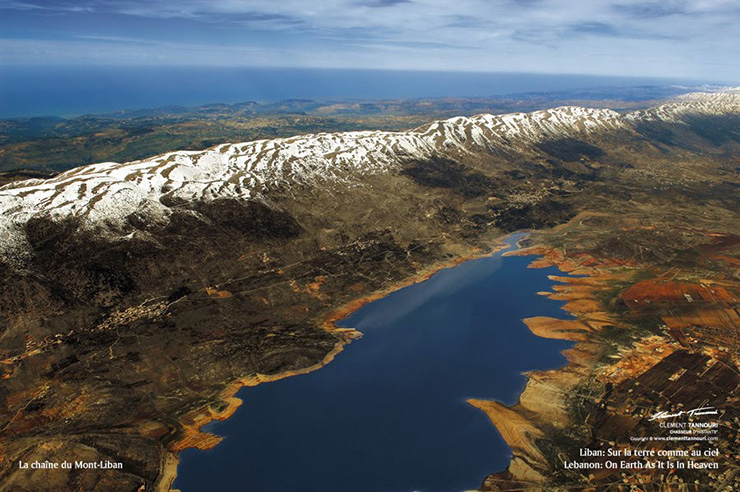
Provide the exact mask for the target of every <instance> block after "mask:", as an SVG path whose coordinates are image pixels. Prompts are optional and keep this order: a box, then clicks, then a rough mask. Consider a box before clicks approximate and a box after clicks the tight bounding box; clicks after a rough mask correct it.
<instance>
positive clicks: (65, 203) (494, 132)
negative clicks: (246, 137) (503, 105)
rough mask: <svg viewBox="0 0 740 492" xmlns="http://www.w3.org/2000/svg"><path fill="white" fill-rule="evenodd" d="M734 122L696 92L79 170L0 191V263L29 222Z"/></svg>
mask: <svg viewBox="0 0 740 492" xmlns="http://www.w3.org/2000/svg"><path fill="white" fill-rule="evenodd" d="M728 113H740V92H737V91H734V90H731V91H726V92H722V93H695V94H688V95H686V96H683V97H681V98H679V99H677V100H675V101H673V102H670V103H667V104H664V105H661V106H658V107H655V108H651V109H647V110H641V111H636V112H632V113H629V114H626V115H622V114H620V113H617V112H616V111H612V110H608V109H591V108H583V107H574V106H567V107H559V108H554V109H549V110H544V111H535V112H532V113H513V114H504V115H490V114H483V115H478V116H474V117H469V118H468V117H457V118H451V119H448V120H443V121H437V122H434V123H431V124H429V125H425V126H422V127H419V128H416V129H414V130H410V131H406V132H380V131H365V132H345V133H334V134H326V133H320V134H315V135H303V136H297V137H291V138H280V139H274V140H259V141H254V142H246V143H236V144H223V145H219V146H216V147H213V148H211V149H208V150H204V151H177V152H170V153H167V154H163V155H159V156H155V157H152V158H149V159H144V160H139V161H133V162H127V163H114V162H104V163H99V164H91V165H88V166H83V167H79V168H76V169H73V170H70V171H67V172H65V173H62V174H59V175H57V176H55V177H53V178H51V179H47V180H28V181H22V182H16V183H12V184H10V185H7V186H5V187H3V188H0V234H2V235H3V236H4V238H5V239H4V240H3V242H2V244H1V245H0V255H2V256H3V257H5V258H9V257H13V256H17V255H18V254H19V253H20V252H22V251H23V250H25V249H26V245H25V242H26V240H25V235H24V232H23V225H24V223H25V222H27V221H28V220H29V219H30V218H31V217H34V216H45V217H50V218H52V219H61V218H67V217H78V218H80V219H81V221H82V224H83V225H84V226H85V227H91V228H96V229H99V230H100V232H101V233H102V234H113V235H121V234H125V233H127V231H126V230H125V227H124V225H125V223H126V218H127V217H128V216H129V215H131V214H132V213H134V212H137V213H138V214H140V215H143V216H145V217H147V218H148V219H149V220H151V221H153V222H157V221H165V222H166V220H167V217H168V216H169V214H170V207H169V206H168V205H167V203H169V204H172V203H175V202H177V203H183V202H189V201H209V200H214V199H217V198H239V199H245V200H250V199H261V198H262V197H265V196H268V197H269V194H270V192H271V190H274V189H276V188H281V187H285V186H302V185H307V186H333V185H335V184H337V183H345V184H348V185H352V184H358V183H360V182H361V181H362V178H363V176H366V175H368V174H377V173H386V172H392V171H394V170H395V169H397V168H399V167H400V166H401V165H402V164H403V163H404V162H406V161H408V160H409V159H424V158H429V157H432V156H435V155H436V156H449V157H453V158H454V157H455V156H459V155H461V154H471V153H472V154H476V153H484V152H490V151H496V150H501V151H505V152H517V151H518V150H521V149H524V148H527V147H530V148H531V146H532V145H533V144H536V143H538V142H542V141H545V140H551V139H562V138H586V139H588V137H589V136H593V135H596V134H601V133H608V132H613V131H616V130H623V131H634V128H635V125H636V124H638V123H640V122H648V121H649V122H655V121H658V122H660V121H663V122H670V123H677V122H678V123H680V122H681V120H682V118H685V117H687V116H688V115H711V114H728Z"/></svg>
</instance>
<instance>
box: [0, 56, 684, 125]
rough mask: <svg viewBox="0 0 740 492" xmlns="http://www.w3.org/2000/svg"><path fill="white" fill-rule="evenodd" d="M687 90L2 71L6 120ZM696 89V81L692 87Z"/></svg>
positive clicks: (451, 75)
mask: <svg viewBox="0 0 740 492" xmlns="http://www.w3.org/2000/svg"><path fill="white" fill-rule="evenodd" d="M681 83H687V82H686V81H680V80H667V79H646V78H628V77H600V76H583V75H545V74H516V73H465V72H420V71H388V70H385V71H384V70H333V69H292V68H291V69H288V68H284V69H280V68H201V67H197V68H193V67H187V68H186V67H180V68H171V67H149V66H147V67H21V66H17V67H13V66H4V67H2V68H0V118H10V117H27V116H65V117H69V116H79V115H83V114H93V113H110V112H115V111H120V110H132V109H142V108H154V107H162V106H172V105H178V106H194V105H202V104H208V103H227V104H228V103H237V102H245V101H256V102H274V101H280V100H284V99H330V98H331V99H386V98H391V99H392V98H425V97H493V96H500V95H505V94H512V93H523V92H552V91H571V90H574V89H581V88H597V87H629V86H640V85H663V86H664V85H669V84H681ZM692 83H693V84H696V82H695V81H694V82H692Z"/></svg>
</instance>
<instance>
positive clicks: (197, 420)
mask: <svg viewBox="0 0 740 492" xmlns="http://www.w3.org/2000/svg"><path fill="white" fill-rule="evenodd" d="M504 247H505V245H504V244H499V245H497V246H496V247H495V248H493V250H490V251H487V252H483V251H482V250H479V249H477V248H474V249H472V250H471V251H470V253H469V254H466V255H463V256H460V257H457V258H455V259H453V260H450V261H442V262H437V263H435V264H433V265H431V266H430V267H427V268H424V269H421V270H419V271H418V272H417V273H416V274H415V275H412V276H411V277H409V278H407V279H405V280H403V281H401V282H397V283H394V284H392V285H390V286H389V287H387V288H385V289H382V290H379V291H375V292H373V293H371V294H368V295H366V296H363V297H360V298H357V299H355V300H353V301H350V302H348V303H346V304H344V305H342V306H341V307H339V308H338V309H335V310H333V311H332V312H330V313H329V314H328V315H327V316H325V317H324V318H323V319H322V320H321V321H320V322H319V326H320V327H321V328H322V329H324V330H327V331H329V332H330V333H332V334H333V335H334V336H335V337H336V338H337V343H336V344H335V346H334V348H333V349H332V351H331V352H329V353H328V354H327V355H326V356H325V357H324V359H322V360H321V362H319V363H318V364H315V365H313V366H310V367H306V368H303V369H300V370H295V371H287V372H282V373H279V374H274V375H265V374H257V375H253V376H250V377H247V378H243V379H239V380H236V381H232V382H231V383H229V384H228V385H227V386H226V387H225V388H224V389H223V391H222V392H221V393H220V395H219V396H218V398H217V399H216V401H217V402H221V403H222V404H221V405H219V409H218V410H217V409H215V408H214V405H210V406H208V407H205V408H199V409H197V410H194V411H193V412H190V413H188V414H186V415H185V416H184V417H183V418H182V419H181V421H180V422H181V425H182V432H181V437H180V438H179V439H178V440H177V441H175V442H174V443H173V444H172V445H171V446H170V448H169V453H168V454H167V456H166V458H165V460H164V463H163V472H162V474H161V476H160V480H159V481H158V483H157V485H156V488H157V490H160V491H169V490H172V484H173V483H174V481H175V478H176V477H177V466H178V464H179V461H178V454H179V453H180V452H181V451H183V450H185V449H188V448H196V449H200V450H207V449H211V448H213V447H214V446H216V445H217V444H218V443H219V442H220V441H221V439H222V438H221V437H219V436H216V435H214V434H210V433H208V432H203V431H201V429H202V427H203V426H204V425H206V424H208V423H209V422H212V421H214V420H217V421H223V420H226V419H228V418H229V417H231V416H232V415H233V414H234V412H235V411H236V410H237V409H238V408H239V406H240V405H241V404H242V400H241V399H239V398H237V397H236V394H237V393H238V392H239V390H240V389H242V388H244V387H248V386H256V385H258V384H261V383H268V382H273V381H278V380H280V379H283V378H288V377H291V376H297V375H300V374H307V373H309V372H313V371H315V370H318V369H320V368H322V367H324V366H325V365H327V364H329V363H330V362H331V361H332V360H334V357H336V355H337V354H339V353H340V352H342V350H344V347H345V346H346V345H347V344H349V343H351V342H352V341H353V340H355V339H357V338H360V337H361V336H362V333H360V332H359V331H357V330H353V329H351V328H340V327H338V326H336V323H337V322H339V321H341V320H343V319H345V318H347V317H348V316H349V315H351V314H352V313H353V312H355V311H357V310H358V309H360V308H361V307H362V306H364V305H365V304H368V303H370V302H372V301H375V300H377V299H380V298H382V297H385V296H387V295H388V294H390V293H392V292H395V291H397V290H400V289H402V288H404V287H408V286H410V285H413V284H415V283H419V282H423V281H425V280H427V279H428V278H429V277H431V276H432V275H434V274H435V273H437V272H438V271H440V270H443V269H446V268H452V267H455V266H457V265H459V264H460V263H463V262H465V261H468V260H472V259H477V258H483V257H486V256H490V255H493V254H495V253H496V252H498V251H500V250H501V249H503V248H504Z"/></svg>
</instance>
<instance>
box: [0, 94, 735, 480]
mask: <svg viewBox="0 0 740 492" xmlns="http://www.w3.org/2000/svg"><path fill="white" fill-rule="evenodd" d="M428 121H429V119H427V120H425V122H424V123H422V122H420V121H417V120H415V119H413V118H412V119H409V120H404V121H403V122H402V123H399V124H398V125H397V126H396V123H394V124H393V125H390V124H389V125H388V128H385V129H383V130H367V129H363V130H362V131H358V132H346V131H343V132H340V133H318V134H307V135H298V136H294V134H293V135H291V136H285V137H284V138H272V136H270V138H269V139H263V140H256V141H245V142H243V143H233V144H232V143H225V142H218V143H217V144H216V145H214V146H211V147H210V148H208V149H205V150H187V151H184V150H177V151H174V150H172V151H170V150H168V151H167V153H165V154H162V155H157V156H155V157H148V156H138V157H135V158H140V159H141V160H137V161H131V162H123V163H115V162H105V163H99V164H91V165H88V166H83V167H76V168H73V169H69V170H65V171H64V172H61V173H59V174H56V171H54V172H53V173H50V175H49V177H44V176H23V178H28V177H31V178H32V179H23V180H15V178H14V179H13V180H12V182H10V183H8V184H6V185H5V186H3V187H2V188H0V232H1V233H2V234H3V237H4V238H6V239H5V240H3V242H2V246H1V247H0V313H2V317H3V327H4V328H3V331H2V333H1V334H0V378H1V379H0V443H2V453H1V454H0V480H1V481H2V483H3V484H4V487H5V488H6V489H7V490H35V489H38V488H39V487H40V486H41V484H43V485H44V486H47V487H48V486H53V487H55V488H57V489H59V490H64V489H76V488H82V489H89V488H91V487H92V486H93V485H95V484H97V485H98V486H101V487H104V488H106V490H136V489H137V488H139V487H141V486H142V485H144V486H145V487H146V489H152V488H155V489H157V488H158V489H160V490H167V489H168V488H169V486H170V485H171V483H172V482H173V480H174V476H173V470H174V468H175V464H176V462H177V454H178V452H180V451H182V450H183V449H187V448H190V447H197V448H203V449H205V448H209V447H212V446H213V445H216V444H217V442H218V438H217V437H215V436H213V435H211V434H208V433H207V432H201V431H200V427H201V426H202V425H203V424H205V423H206V422H208V421H210V420H212V419H224V418H226V417H228V416H229V415H231V414H232V413H233V411H234V410H235V408H236V406H237V405H238V403H239V402H238V401H237V400H236V399H235V397H234V395H235V393H236V391H237V390H238V389H239V388H240V387H242V386H244V385H250V384H256V383H257V382H264V381H271V380H275V379H279V378H282V377H285V376H289V375H291V374H296V373H302V372H306V371H308V370H313V369H317V368H319V367H320V366H321V365H323V364H325V363H328V362H329V361H330V360H331V359H332V357H333V356H334V355H335V354H336V353H337V352H338V351H339V350H341V348H342V346H343V345H344V344H345V343H346V342H347V341H349V340H350V339H351V337H352V332H351V331H347V330H336V329H333V328H332V326H333V322H334V321H337V320H339V319H341V318H344V317H345V316H346V315H347V314H348V313H350V312H352V311H354V310H355V309H357V308H358V307H360V303H362V302H364V301H365V300H367V299H368V298H373V297H378V296H381V295H383V294H384V293H388V292H390V291H393V290H396V289H397V288H398V287H399V286H401V285H404V284H407V283H408V282H409V281H410V279H418V278H420V277H423V276H425V275H428V274H430V273H432V272H434V271H436V270H438V269H440V268H442V267H443V266H449V265H450V264H454V263H458V262H460V261H461V260H462V259H465V258H477V257H482V256H486V255H490V254H491V253H492V252H493V249H494V248H495V247H496V245H497V244H499V241H500V238H501V237H503V236H505V235H506V234H508V233H511V232H515V231H520V230H528V231H530V232H531V237H530V239H528V242H527V243H526V244H524V245H523V246H525V247H526V248H527V249H525V250H524V251H523V253H530V254H536V255H539V259H536V260H534V262H533V264H532V266H533V267H544V266H557V267H558V268H559V269H560V270H562V271H563V272H567V273H569V274H573V275H578V276H579V277H567V278H558V281H559V283H558V284H556V286H555V287H553V289H554V292H549V293H544V292H543V295H544V294H546V295H548V296H550V297H551V298H553V299H555V300H560V301H565V302H566V310H568V311H569V312H570V313H571V314H573V316H575V318H576V319H574V320H565V321H562V320H561V321H555V320H552V319H549V318H535V319H528V320H527V325H528V326H529V328H530V329H531V331H532V332H533V333H534V334H536V335H539V336H542V337H547V338H560V339H565V340H570V341H572V342H575V345H574V346H573V348H571V349H569V350H568V351H567V352H566V356H567V358H568V361H569V364H568V365H567V366H565V367H564V368H562V369H558V370H554V371H545V372H535V373H531V374H529V382H528V384H527V387H526V389H525V391H524V393H523V394H522V395H521V397H520V399H519V403H517V404H516V405H513V406H511V407H509V406H504V405H502V404H500V403H496V402H492V401H482V400H476V401H471V402H470V403H471V404H473V405H475V406H476V407H478V408H480V409H481V410H483V411H485V412H486V414H487V415H488V416H489V418H490V420H491V421H492V423H493V424H494V425H495V426H496V427H497V428H498V429H499V431H500V432H501V434H502V435H503V437H504V438H505V439H506V441H507V442H508V444H509V447H510V448H511V449H512V452H513V459H512V461H511V464H510V466H509V467H508V469H507V470H506V471H500V470H490V475H489V476H488V477H487V478H486V479H485V480H484V481H483V483H482V484H481V487H482V489H483V490H521V489H522V488H523V487H528V486H531V485H532V484H536V486H538V487H539V486H541V487H545V486H547V487H585V486H586V485H588V484H601V485H604V486H610V487H616V486H617V485H625V486H629V485H631V484H642V485H641V486H642V487H643V488H644V489H645V490H659V489H660V487H664V486H665V487H679V486H686V487H689V488H688V489H686V488H684V490H706V487H705V486H704V485H702V484H709V483H722V484H729V485H732V484H734V483H737V479H738V477H737V471H736V469H737V464H736V462H735V459H736V457H735V456H734V455H733V451H732V449H733V448H732V446H733V443H735V442H736V441H735V440H736V438H737V432H738V423H737V422H738V421H737V418H738V416H737V414H736V408H737V402H738V396H737V391H738V385H739V384H740V376H739V373H738V364H739V362H738V353H739V352H738V350H739V347H738V337H737V333H738V330H740V325H739V324H738V317H737V309H738V304H737V299H738V296H740V277H739V276H738V264H740V259H739V258H740V238H739V237H738V236H737V231H738V230H740V193H739V192H738V190H739V189H740V174H739V171H738V169H739V167H738V166H739V165H740V160H739V158H738V155H739V153H738V152H739V150H740V135H739V134H738V128H739V127H740V125H738V123H740V94H739V93H738V92H737V91H733V90H728V91H724V92H718V93H695V94H688V95H684V96H680V97H678V98H677V99H675V100H672V101H670V102H666V103H662V104H659V105H658V106H656V107H653V108H642V109H634V110H629V111H624V108H620V111H619V112H618V111H614V110H613V109H606V108H604V107H596V108H590V107H580V106H565V107H558V108H552V109H539V110H537V111H534V112H530V113H522V112H519V113H512V114H499V115H496V114H479V115H476V116H455V117H452V118H448V119H445V120H440V121H435V122H432V123H429V122H428ZM417 123H418V125H417ZM407 125H408V126H407ZM409 126H416V128H415V129H413V130H404V131H394V130H398V129H399V128H408V127H409ZM327 129H331V131H334V130H335V129H339V130H347V129H352V130H354V129H355V128H354V127H352V128H336V127H331V128H327ZM219 131H220V130H219ZM291 131H293V130H291ZM255 135H256V134H255ZM148 155H151V154H148ZM14 159H15V158H14ZM13 162H15V163H17V162H20V161H13ZM39 167H41V168H43V166H39ZM327 328H330V329H327ZM319 370H320V369H319ZM672 377H675V379H674V380H671V378H672ZM677 381H678V382H677ZM673 383H675V384H673ZM265 384H270V383H269V382H268V383H265ZM696 388H702V389H703V388H711V391H709V393H707V394H706V395H705V396H703V397H705V399H707V400H708V401H707V402H706V404H707V405H713V406H716V407H717V408H719V409H721V411H722V419H721V421H722V434H721V435H722V440H721V441H720V442H719V443H718V444H717V448H718V449H719V450H720V452H721V453H722V460H718V461H721V466H720V467H719V468H718V469H716V470H715V469H711V468H709V469H704V468H700V469H690V470H683V471H681V472H677V473H673V474H671V475H670V476H660V475H659V474H655V473H651V472H645V471H641V470H630V471H629V473H623V470H617V471H614V472H610V473H606V472H603V473H596V474H591V472H590V471H589V470H572V469H564V468H563V467H562V462H563V461H565V458H568V459H573V458H574V457H575V456H576V454H574V453H577V450H578V449H579V448H580V447H585V446H591V447H594V448H595V447H598V446H602V445H603V446H608V443H610V442H615V443H616V442H621V440H623V439H624V438H625V437H626V438H628V437H629V436H634V435H640V434H641V433H642V434H646V433H648V432H652V427H651V425H652V424H651V423H650V422H649V420H648V418H649V416H650V413H651V412H652V409H653V408H657V407H659V408H660V409H665V408H673V407H677V405H679V404H685V405H689V406H688V407H685V408H690V407H691V404H692V403H693V401H691V398H692V395H696V394H697V391H694V390H695V389H696ZM699 393H701V394H702V395H704V392H699ZM702 401H703V400H702ZM698 403H702V402H698ZM121 409H126V411H125V412H123V411H121ZM507 422H508V423H512V422H516V423H517V425H508V427H507ZM59 456H64V457H65V459H67V460H75V459H77V460H85V461H99V460H110V461H112V462H121V463H123V467H122V469H114V470H95V469H85V470H82V471H80V470H72V471H61V472H60V473H54V474H49V473H45V472H44V471H42V470H24V469H19V468H18V465H17V463H18V461H19V460H23V461H24V462H31V461H34V460H38V461H44V460H53V459H55V457H59ZM697 482H698V483H697ZM702 487H704V488H702ZM615 490H616V489H615ZM660 490H665V488H663V489H660ZM669 490H671V489H669ZM676 490H678V489H676Z"/></svg>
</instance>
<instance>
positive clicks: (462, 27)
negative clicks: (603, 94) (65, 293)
mask: <svg viewBox="0 0 740 492" xmlns="http://www.w3.org/2000/svg"><path fill="white" fill-rule="evenodd" d="M738 32H740V2H738V1H737V0H694V1H685V0H663V1H628V0H611V1H610V0H605V1H601V0H322V1H311V0H184V1H175V0H53V1H49V0H0V63H2V64H6V65H76V66H79V65H114V66H128V65H155V66H156V65H172V66H246V67H263V66H270V67H324V68H374V69H404V70H446V71H492V72H543V73H583V74H598V75H626V76H648V77H656V76H657V77H661V76H663V77H682V78H691V79H698V80H701V79H712V80H717V81H727V82H730V83H732V82H737V81H738V80H740V63H738V61H739V60H740V39H739V36H738Z"/></svg>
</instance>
